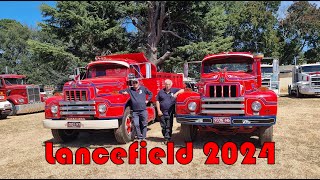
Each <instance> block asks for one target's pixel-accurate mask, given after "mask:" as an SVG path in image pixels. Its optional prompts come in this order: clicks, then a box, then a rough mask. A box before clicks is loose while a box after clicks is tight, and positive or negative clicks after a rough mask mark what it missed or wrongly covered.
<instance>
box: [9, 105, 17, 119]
mask: <svg viewBox="0 0 320 180" xmlns="http://www.w3.org/2000/svg"><path fill="white" fill-rule="evenodd" d="M9 102H10V101H9ZM10 104H11V106H12V111H11V112H10V114H9V116H15V115H17V110H16V106H15V105H14V104H13V103H12V102H10Z"/></svg>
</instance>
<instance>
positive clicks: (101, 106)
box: [98, 104, 107, 113]
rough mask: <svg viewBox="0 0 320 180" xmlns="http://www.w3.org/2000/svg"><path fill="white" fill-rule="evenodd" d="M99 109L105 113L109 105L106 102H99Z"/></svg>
mask: <svg viewBox="0 0 320 180" xmlns="http://www.w3.org/2000/svg"><path fill="white" fill-rule="evenodd" d="M98 110H99V112H100V113H104V112H106V110H107V106H106V105H105V104H99V106H98Z"/></svg>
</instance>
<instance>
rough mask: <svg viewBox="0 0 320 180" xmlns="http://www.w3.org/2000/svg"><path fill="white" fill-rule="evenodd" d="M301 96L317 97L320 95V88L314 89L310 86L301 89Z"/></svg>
mask: <svg viewBox="0 0 320 180" xmlns="http://www.w3.org/2000/svg"><path fill="white" fill-rule="evenodd" d="M299 91H300V93H301V94H307V95H315V94H320V88H313V87H309V86H302V87H300V89H299Z"/></svg>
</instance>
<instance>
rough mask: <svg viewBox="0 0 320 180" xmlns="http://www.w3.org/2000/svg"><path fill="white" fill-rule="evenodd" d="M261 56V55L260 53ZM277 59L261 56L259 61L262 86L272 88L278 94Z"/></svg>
mask: <svg viewBox="0 0 320 180" xmlns="http://www.w3.org/2000/svg"><path fill="white" fill-rule="evenodd" d="M260 56H262V57H263V55H260ZM279 73H280V71H279V60H278V59H276V58H272V57H263V58H262V61H261V76H262V86H264V87H267V88H269V89H271V90H273V91H274V92H275V93H276V94H277V95H278V96H279V95H280V77H279Z"/></svg>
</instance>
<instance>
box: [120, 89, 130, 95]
mask: <svg viewBox="0 0 320 180" xmlns="http://www.w3.org/2000/svg"><path fill="white" fill-rule="evenodd" d="M119 93H120V94H128V89H122V90H120V91H119Z"/></svg>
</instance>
